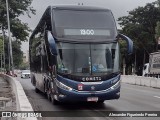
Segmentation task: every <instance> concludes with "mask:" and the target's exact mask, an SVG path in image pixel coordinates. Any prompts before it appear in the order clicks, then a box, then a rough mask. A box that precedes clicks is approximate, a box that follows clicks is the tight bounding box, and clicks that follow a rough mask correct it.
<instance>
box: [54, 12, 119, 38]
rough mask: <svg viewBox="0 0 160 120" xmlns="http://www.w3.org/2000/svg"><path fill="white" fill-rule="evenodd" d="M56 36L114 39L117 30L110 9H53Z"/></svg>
mask: <svg viewBox="0 0 160 120" xmlns="http://www.w3.org/2000/svg"><path fill="white" fill-rule="evenodd" d="M53 15H54V20H55V23H54V24H55V29H56V35H57V37H58V38H73V39H85V40H86V39H97V38H101V39H103V38H104V39H112V40H113V39H115V37H116V36H117V30H116V25H115V21H114V18H113V15H112V13H111V11H109V10H106V11H83V10H82V11H78V10H76V11H73V10H55V11H54V14H53Z"/></svg>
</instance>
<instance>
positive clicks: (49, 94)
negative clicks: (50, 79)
mask: <svg viewBox="0 0 160 120" xmlns="http://www.w3.org/2000/svg"><path fill="white" fill-rule="evenodd" d="M47 98H48V100H50V101H51V93H50V92H49V90H47Z"/></svg>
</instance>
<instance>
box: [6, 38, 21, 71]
mask: <svg viewBox="0 0 160 120" xmlns="http://www.w3.org/2000/svg"><path fill="white" fill-rule="evenodd" d="M8 43H9V41H8V40H7V39H5V63H6V69H8V64H9V54H8V53H9V47H8ZM12 49H13V63H14V68H19V66H20V64H21V63H22V62H23V52H22V51H21V44H20V43H19V42H18V41H15V40H14V41H13V42H12Z"/></svg>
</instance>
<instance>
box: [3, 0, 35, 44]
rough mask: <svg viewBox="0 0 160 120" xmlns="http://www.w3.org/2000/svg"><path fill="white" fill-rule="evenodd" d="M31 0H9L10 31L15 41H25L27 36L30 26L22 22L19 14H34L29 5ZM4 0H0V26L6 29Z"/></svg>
mask: <svg viewBox="0 0 160 120" xmlns="http://www.w3.org/2000/svg"><path fill="white" fill-rule="evenodd" d="M32 1H33V0H9V14H10V22H11V32H12V36H13V37H15V38H16V40H17V41H19V42H21V41H27V37H28V36H29V33H28V32H29V31H30V28H29V27H28V25H27V24H26V23H23V22H22V21H21V20H20V19H19V16H20V15H24V14H27V15H28V16H29V17H30V14H35V10H34V9H33V7H31V6H30V5H31V3H32ZM6 13H7V12H6V1H5V0H0V15H1V17H0V26H1V27H3V29H7V28H8V26H7V20H6V19H7V18H6V16H7V15H6Z"/></svg>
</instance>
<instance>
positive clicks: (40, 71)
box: [29, 6, 133, 104]
mask: <svg viewBox="0 0 160 120" xmlns="http://www.w3.org/2000/svg"><path fill="white" fill-rule="evenodd" d="M119 39H121V40H125V41H126V42H127V48H128V49H127V51H128V54H131V53H132V49H133V42H132V40H131V39H130V38H128V37H127V36H125V35H123V34H120V33H118V32H117V28H116V23H115V20H114V17H113V14H112V12H111V10H109V9H105V8H98V7H88V6H49V7H48V8H47V9H46V11H45V12H44V14H43V16H42V18H41V19H40V21H39V23H38V25H37V27H36V28H35V30H34V31H33V33H32V34H31V37H30V40H29V56H30V70H31V83H32V84H33V86H35V91H36V92H43V93H45V94H46V96H47V98H48V99H49V100H51V101H52V102H53V104H59V103H60V102H76V101H87V102H97V103H103V102H104V101H105V100H112V99H119V98H120V86H121V85H120V74H121V73H120V65H119V63H120V48H119Z"/></svg>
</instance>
